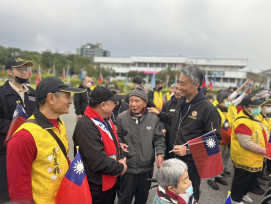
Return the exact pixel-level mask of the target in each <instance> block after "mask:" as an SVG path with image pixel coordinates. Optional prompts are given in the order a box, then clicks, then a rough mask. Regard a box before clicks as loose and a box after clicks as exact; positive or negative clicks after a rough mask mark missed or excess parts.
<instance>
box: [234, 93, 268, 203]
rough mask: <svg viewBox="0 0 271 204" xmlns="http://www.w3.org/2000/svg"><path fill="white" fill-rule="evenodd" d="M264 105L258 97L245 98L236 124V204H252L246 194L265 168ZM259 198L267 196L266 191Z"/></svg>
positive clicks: (253, 187)
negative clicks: (262, 113) (262, 115)
mask: <svg viewBox="0 0 271 204" xmlns="http://www.w3.org/2000/svg"><path fill="white" fill-rule="evenodd" d="M264 103H265V101H263V100H260V99H259V98H258V97H256V96H253V95H247V96H245V97H244V98H243V100H242V103H241V104H242V106H243V110H242V111H240V112H239V114H238V115H237V118H236V119H235V121H234V123H233V127H232V134H231V159H232V163H233V166H234V169H235V171H234V176H233V180H232V187H231V198H232V201H234V203H242V200H244V201H246V202H250V203H252V202H253V201H252V199H251V198H250V197H249V196H248V195H247V193H248V192H249V191H251V190H252V189H255V187H256V186H255V185H257V178H258V173H259V172H260V171H261V170H262V168H263V160H264V155H265V152H266V146H265V145H266V143H267V134H266V132H265V130H264V128H263V125H262V123H261V122H260V121H259V120H258V118H257V116H258V115H259V114H260V113H261V105H263V104H264ZM257 194H264V190H263V192H257Z"/></svg>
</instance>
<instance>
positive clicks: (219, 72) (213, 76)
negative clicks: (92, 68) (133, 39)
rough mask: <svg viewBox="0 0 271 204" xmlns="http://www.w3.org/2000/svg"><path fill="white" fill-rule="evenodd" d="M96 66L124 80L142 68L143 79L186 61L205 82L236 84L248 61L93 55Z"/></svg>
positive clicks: (238, 82) (242, 75) (182, 65)
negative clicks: (197, 70)
mask: <svg viewBox="0 0 271 204" xmlns="http://www.w3.org/2000/svg"><path fill="white" fill-rule="evenodd" d="M94 63H95V64H96V66H100V67H103V68H106V69H113V70H115V73H116V79H117V80H125V78H126V76H127V73H128V72H130V71H135V72H144V73H145V74H147V79H146V80H148V79H150V78H151V75H152V74H153V73H158V72H160V71H162V70H165V69H167V68H168V67H170V68H171V69H172V70H180V69H182V68H184V67H185V66H187V65H189V64H194V65H197V66H198V67H199V68H200V69H201V70H202V71H203V73H205V74H206V78H207V83H208V81H209V82H210V81H212V83H213V85H215V86H216V87H229V86H233V87H238V86H239V85H240V83H242V82H244V81H245V79H246V75H247V73H246V72H244V71H241V69H243V68H245V67H246V66H247V64H248V60H246V59H192V58H187V57H128V58H115V57H94Z"/></svg>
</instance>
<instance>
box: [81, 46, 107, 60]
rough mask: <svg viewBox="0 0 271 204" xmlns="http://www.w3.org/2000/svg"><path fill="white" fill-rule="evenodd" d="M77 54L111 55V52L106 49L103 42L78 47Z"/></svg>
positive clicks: (89, 56)
mask: <svg viewBox="0 0 271 204" xmlns="http://www.w3.org/2000/svg"><path fill="white" fill-rule="evenodd" d="M76 52H77V54H78V55H81V56H83V57H86V58H93V57H110V55H111V53H110V52H109V51H108V50H104V49H103V46H102V44H101V43H96V44H91V43H88V44H86V45H82V46H81V48H77V51H76Z"/></svg>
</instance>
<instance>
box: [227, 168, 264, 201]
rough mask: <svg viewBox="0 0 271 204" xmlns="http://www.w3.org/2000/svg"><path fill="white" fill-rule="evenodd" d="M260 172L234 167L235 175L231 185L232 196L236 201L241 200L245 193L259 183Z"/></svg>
mask: <svg viewBox="0 0 271 204" xmlns="http://www.w3.org/2000/svg"><path fill="white" fill-rule="evenodd" d="M258 176H259V173H258V172H250V171H246V170H244V169H241V168H236V167H234V176H233V179H232V185H231V198H232V200H233V201H235V202H241V201H242V198H243V196H244V195H246V194H247V193H248V191H249V190H250V189H254V188H255V187H256V186H255V185H257V178H258Z"/></svg>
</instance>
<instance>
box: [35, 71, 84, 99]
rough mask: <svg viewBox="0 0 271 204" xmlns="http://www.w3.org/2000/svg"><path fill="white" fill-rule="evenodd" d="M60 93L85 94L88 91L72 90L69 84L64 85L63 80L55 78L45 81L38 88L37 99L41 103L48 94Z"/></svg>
mask: <svg viewBox="0 0 271 204" xmlns="http://www.w3.org/2000/svg"><path fill="white" fill-rule="evenodd" d="M58 91H62V92H70V93H83V92H85V91H86V89H80V88H71V87H69V86H68V85H67V84H64V82H63V81H62V80H61V79H59V78H58V77H55V76H53V77H48V78H45V79H43V80H42V81H41V82H40V83H39V84H38V86H37V88H36V92H37V97H38V100H39V101H40V100H41V99H44V98H46V97H47V95H48V93H55V92H58Z"/></svg>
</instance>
